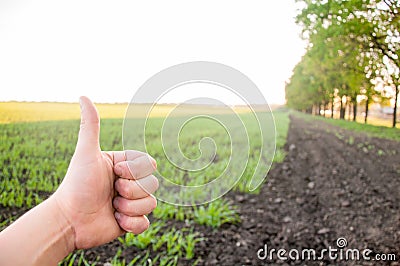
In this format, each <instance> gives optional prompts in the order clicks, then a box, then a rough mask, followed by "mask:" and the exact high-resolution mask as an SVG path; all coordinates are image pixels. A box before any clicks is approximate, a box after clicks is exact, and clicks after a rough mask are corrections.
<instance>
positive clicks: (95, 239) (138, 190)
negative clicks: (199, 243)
mask: <svg viewBox="0 0 400 266" xmlns="http://www.w3.org/2000/svg"><path fill="white" fill-rule="evenodd" d="M80 105H81V126H80V131H79V137H78V142H77V145H76V150H75V153H74V155H73V157H72V160H71V162H70V165H69V168H68V171H67V174H66V176H65V178H64V180H63V182H62V183H61V185H60V186H59V188H58V189H57V191H56V192H55V193H54V195H53V196H52V197H53V198H54V200H55V201H56V202H57V205H58V208H59V209H60V212H61V213H63V215H64V216H65V218H66V219H67V220H68V222H69V223H70V224H71V226H72V228H73V231H74V245H75V248H76V249H83V248H90V247H94V246H98V245H101V244H104V243H107V242H109V241H111V240H113V239H114V238H116V237H118V236H120V235H121V234H123V233H124V232H126V231H128V232H133V233H134V234H139V233H141V232H143V231H145V230H146V229H147V228H148V226H149V220H148V219H147V217H146V216H145V215H146V214H149V213H150V212H151V211H152V210H153V209H154V208H155V207H156V205H157V201H156V199H155V197H154V196H153V195H152V193H154V191H155V190H156V189H157V188H158V181H157V178H156V177H154V176H153V175H152V173H153V172H154V171H155V169H156V162H155V160H154V159H153V158H152V157H150V156H149V155H147V154H146V153H143V152H139V151H132V150H127V151H110V152H103V151H101V149H100V145H99V133H100V119H99V115H98V112H97V110H96V107H95V106H94V105H93V103H92V102H91V101H90V100H89V99H88V98H86V97H81V98H80Z"/></svg>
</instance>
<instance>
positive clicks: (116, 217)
mask: <svg viewBox="0 0 400 266" xmlns="http://www.w3.org/2000/svg"><path fill="white" fill-rule="evenodd" d="M114 216H115V219H117V220H120V219H121V214H120V213H119V212H115V213H114Z"/></svg>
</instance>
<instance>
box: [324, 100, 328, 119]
mask: <svg viewBox="0 0 400 266" xmlns="http://www.w3.org/2000/svg"><path fill="white" fill-rule="evenodd" d="M327 108H328V103H327V102H324V117H326V115H325V111H326V109H327Z"/></svg>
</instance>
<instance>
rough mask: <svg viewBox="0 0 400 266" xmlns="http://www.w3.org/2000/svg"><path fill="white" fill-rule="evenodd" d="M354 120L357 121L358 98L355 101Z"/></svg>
mask: <svg viewBox="0 0 400 266" xmlns="http://www.w3.org/2000/svg"><path fill="white" fill-rule="evenodd" d="M353 121H354V122H356V121H357V100H355V101H354V102H353Z"/></svg>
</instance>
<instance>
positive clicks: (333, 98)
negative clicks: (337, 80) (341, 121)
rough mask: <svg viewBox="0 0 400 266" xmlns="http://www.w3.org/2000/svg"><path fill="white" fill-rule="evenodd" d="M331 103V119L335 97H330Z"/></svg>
mask: <svg viewBox="0 0 400 266" xmlns="http://www.w3.org/2000/svg"><path fill="white" fill-rule="evenodd" d="M331 103H332V105H331V118H333V111H334V110H333V109H334V107H335V106H334V104H335V96H332V100H331Z"/></svg>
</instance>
